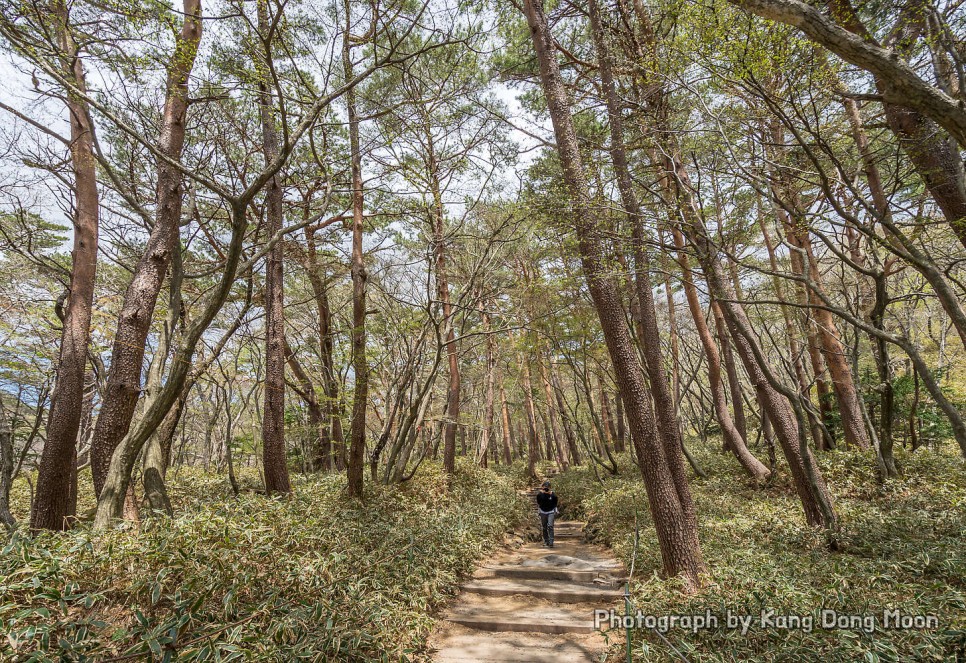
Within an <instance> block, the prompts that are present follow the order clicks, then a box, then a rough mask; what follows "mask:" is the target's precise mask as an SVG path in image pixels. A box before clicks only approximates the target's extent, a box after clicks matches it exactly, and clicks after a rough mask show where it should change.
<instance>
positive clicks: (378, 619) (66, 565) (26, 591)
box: [0, 462, 523, 662]
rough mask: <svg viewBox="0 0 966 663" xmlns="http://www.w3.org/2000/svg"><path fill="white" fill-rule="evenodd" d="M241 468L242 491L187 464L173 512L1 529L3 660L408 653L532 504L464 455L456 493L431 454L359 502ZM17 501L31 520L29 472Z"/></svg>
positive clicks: (400, 657) (329, 489)
mask: <svg viewBox="0 0 966 663" xmlns="http://www.w3.org/2000/svg"><path fill="white" fill-rule="evenodd" d="M515 469H516V468H514V470H515ZM511 474H512V472H511ZM241 478H242V480H243V488H244V490H243V491H242V493H241V495H239V496H238V497H234V496H233V495H232V494H231V491H230V488H229V486H228V483H227V481H226V480H225V478H224V477H223V476H216V475H213V474H207V473H204V472H201V471H200V470H197V469H192V468H178V469H177V470H175V471H173V472H172V473H171V476H170V477H169V479H170V486H169V488H170V492H171V497H172V501H173V503H174V508H175V513H176V516H175V517H174V518H162V519H147V520H145V521H144V522H143V523H142V526H141V527H140V529H132V528H118V529H115V530H112V531H110V532H106V533H105V532H95V531H92V530H91V529H90V526H89V524H85V523H82V524H81V525H80V526H79V527H77V528H75V529H74V530H72V531H70V532H66V533H43V534H40V535H38V536H36V537H32V538H31V537H28V536H26V535H25V534H24V533H22V532H17V533H15V535H14V536H13V538H11V539H9V540H7V541H4V540H2V539H0V633H2V636H0V661H4V662H7V661H18V662H19V661H107V660H115V658H116V657H119V658H121V660H131V661H144V660H154V661H168V660H178V661H215V660H217V661H233V660H237V661H290V660H308V661H366V662H369V661H405V660H409V659H411V658H412V657H413V656H414V655H415V652H417V651H422V650H424V648H425V643H426V639H427V637H428V635H429V633H430V631H431V629H432V627H433V626H434V624H435V620H434V618H433V614H434V613H435V612H437V611H438V609H439V607H440V606H441V605H442V604H443V603H444V602H445V601H446V600H447V599H448V598H449V597H451V596H452V595H453V594H455V593H456V592H457V591H458V588H459V584H460V583H461V582H462V580H463V579H465V578H466V577H467V576H468V575H469V574H470V573H472V571H473V569H474V568H475V567H476V565H477V562H478V561H479V560H480V559H482V558H484V557H485V556H486V555H488V554H489V553H490V551H491V550H493V549H494V547H495V546H497V545H498V544H499V543H500V542H502V541H503V540H504V538H505V536H506V535H507V534H508V533H510V532H512V531H514V530H516V529H517V527H518V526H519V524H520V518H521V514H522V513H523V508H522V501H521V498H520V497H519V496H518V494H517V492H516V489H517V488H518V487H519V485H520V484H519V478H518V477H516V476H515V475H513V476H511V475H504V474H500V473H497V472H494V471H485V470H481V469H479V468H477V467H475V466H473V465H472V464H471V463H464V462H460V463H458V466H457V474H456V477H455V479H454V481H453V483H452V485H451V486H450V487H449V488H448V489H447V487H446V480H445V477H444V475H443V473H442V469H441V467H440V466H439V465H438V464H435V463H432V462H426V463H424V464H423V466H422V467H421V468H420V471H419V473H417V475H416V476H415V477H414V478H413V479H412V480H411V481H409V482H407V483H405V484H402V485H400V486H381V485H372V484H370V483H367V485H366V502H365V503H364V504H358V503H352V502H347V501H346V500H345V497H344V493H343V490H344V486H345V479H344V477H342V476H335V475H328V476H317V475H316V476H301V475H293V477H292V479H293V484H294V485H293V487H294V489H295V493H294V495H292V496H291V497H288V498H281V497H276V498H269V497H266V496H265V495H263V494H259V493H257V492H255V491H254V490H253V489H254V488H256V487H257V486H258V485H259V480H258V476H257V474H254V473H251V474H244V475H243V476H242V477H241ZM89 482H90V476H89V473H88V474H85V475H84V476H83V477H82V485H81V491H80V493H81V495H83V496H84V498H83V499H82V501H81V504H80V505H79V511H80V512H84V511H85V510H87V509H89V508H90V506H92V502H91V500H90V499H89V497H88V495H89V494H90V489H91V487H90V483H89ZM12 497H13V500H12V505H13V507H14V511H15V515H16V516H17V517H18V519H20V521H21V522H23V521H24V520H26V519H27V515H28V511H29V488H28V486H27V482H26V480H18V482H17V483H16V485H15V487H14V492H13V495H12Z"/></svg>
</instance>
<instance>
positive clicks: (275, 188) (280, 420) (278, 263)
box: [257, 0, 292, 495]
mask: <svg viewBox="0 0 966 663" xmlns="http://www.w3.org/2000/svg"><path fill="white" fill-rule="evenodd" d="M267 5H268V0H257V7H258V31H259V33H260V34H261V38H262V40H263V41H264V43H265V53H264V61H262V62H259V68H260V69H261V72H262V76H261V78H260V80H259V82H258V105H259V113H260V115H261V122H262V153H263V154H264V155H265V165H266V166H267V165H268V164H270V163H272V162H273V161H274V160H275V159H276V158H277V157H278V150H279V147H278V131H277V130H276V128H275V122H276V119H275V108H274V105H273V104H274V101H273V98H274V95H273V94H272V87H273V85H274V81H273V79H272V76H271V73H270V72H271V68H272V67H271V64H270V63H271V60H272V52H271V44H270V35H269V30H270V24H269V16H268V6H267ZM282 203H283V201H282V183H281V182H280V181H279V177H278V175H275V176H273V177H272V179H271V180H269V182H268V184H267V185H266V186H265V230H266V232H265V236H266V237H268V238H272V237H274V236H275V235H276V234H278V233H279V232H281V230H282V217H283V215H284V212H283V210H282ZM284 246H285V245H284V243H283V242H277V243H276V244H275V245H274V246H273V247H272V249H271V250H270V251H269V253H268V258H267V260H266V261H265V389H264V391H263V392H262V393H263V397H264V399H265V400H264V405H263V414H262V464H263V467H264V470H265V492H266V493H268V494H269V495H271V494H273V493H290V492H292V485H291V483H290V482H289V478H288V463H287V459H286V454H285V309H284V278H283V277H284V267H283V264H282V260H283V258H284V255H285V253H284Z"/></svg>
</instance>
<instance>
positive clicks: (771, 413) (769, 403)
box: [664, 152, 836, 530]
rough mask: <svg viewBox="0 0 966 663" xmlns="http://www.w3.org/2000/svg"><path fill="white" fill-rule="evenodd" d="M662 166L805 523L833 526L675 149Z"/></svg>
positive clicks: (788, 409)
mask: <svg viewBox="0 0 966 663" xmlns="http://www.w3.org/2000/svg"><path fill="white" fill-rule="evenodd" d="M664 167H665V170H666V176H667V177H669V178H670V179H671V181H672V182H673V183H674V186H675V188H676V199H677V200H678V201H679V203H680V204H681V206H682V217H683V220H684V223H685V228H684V231H685V234H686V235H687V236H688V238H689V239H690V240H691V243H692V244H693V245H694V247H695V250H696V253H697V257H698V261H699V262H700V263H701V268H702V269H703V270H704V275H705V279H706V280H707V283H708V286H709V289H710V291H711V293H712V295H713V296H714V297H715V299H716V300H717V301H718V303H719V305H720V306H721V310H722V312H723V313H724V314H725V321H726V322H727V324H728V329H729V331H730V332H731V337H732V339H733V340H734V342H735V349H736V350H737V352H738V356H739V357H740V358H741V363H742V365H743V366H744V367H745V372H746V373H747V374H748V378H749V380H750V381H751V384H752V386H753V387H754V388H755V392H756V394H757V395H758V398H759V401H760V402H761V404H762V405H763V407H764V409H765V410H766V412H767V414H768V417H769V419H770V420H771V424H772V426H773V428H774V431H775V434H776V437H777V438H778V442H779V444H780V445H781V447H782V452H783V453H784V455H785V459H786V460H787V461H788V466H789V470H790V471H791V474H792V479H793V482H794V485H795V490H796V492H797V493H798V496H799V499H800V500H801V503H802V508H803V510H804V512H805V521H806V522H807V523H808V524H809V525H815V526H822V527H825V528H826V529H828V530H832V529H834V527H835V524H836V518H835V511H834V507H833V506H832V498H831V495H830V494H829V492H828V488H827V487H826V486H825V480H824V478H823V477H822V474H821V470H820V469H819V467H818V465H817V464H816V463H815V459H814V458H813V457H812V455H811V453H809V451H808V445H807V444H804V443H803V440H802V435H801V433H802V432H803V431H804V427H803V426H800V425H799V424H800V423H801V422H800V421H799V419H798V413H797V412H796V410H795V409H794V407H793V405H792V403H790V401H789V400H788V399H787V398H786V397H785V395H784V394H782V393H780V392H779V391H778V389H777V388H776V387H775V386H774V385H773V384H771V381H770V380H769V371H770V368H769V367H768V366H767V365H762V361H763V359H764V356H763V355H762V354H761V352H760V348H759V347H757V342H756V340H755V337H754V335H753V331H752V326H751V322H750V321H749V320H748V317H747V315H746V314H745V311H744V308H743V307H742V306H741V305H740V304H738V303H736V302H735V301H734V300H735V295H734V291H733V288H732V285H731V283H730V281H729V279H728V278H727V277H726V275H725V274H724V270H723V268H722V267H721V263H720V262H719V259H718V251H717V249H716V248H715V247H714V246H713V245H712V243H711V241H710V239H709V238H708V236H707V233H706V229H705V228H704V227H703V224H702V223H701V222H700V219H699V217H698V215H697V213H696V211H695V210H696V209H697V208H696V203H695V202H694V201H693V200H692V199H691V195H690V191H691V184H690V178H689V177H688V173H687V171H686V170H685V169H684V165H683V164H682V163H681V161H680V159H679V158H678V157H677V155H676V153H673V152H668V156H667V157H666V161H665V164H664Z"/></svg>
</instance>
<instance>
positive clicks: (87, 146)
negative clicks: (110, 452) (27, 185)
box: [30, 0, 99, 530]
mask: <svg viewBox="0 0 966 663" xmlns="http://www.w3.org/2000/svg"><path fill="white" fill-rule="evenodd" d="M51 21H52V22H53V23H54V26H53V27H54V31H55V34H56V37H57V42H58V45H59V47H60V50H61V52H62V53H63V54H64V55H63V57H62V59H61V68H62V69H63V73H64V75H65V76H66V77H67V78H68V79H69V80H71V81H72V82H73V84H74V85H75V86H76V87H77V88H78V89H80V90H82V91H83V90H86V80H85V77H84V66H83V61H82V60H81V58H80V53H79V51H78V48H77V46H76V44H75V43H74V40H73V37H72V36H71V33H70V26H69V20H68V9H67V4H66V2H65V0H57V1H56V2H55V3H54V5H53V15H52V17H51ZM67 112H68V114H69V115H70V136H71V142H70V157H71V167H72V170H73V175H74V182H73V194H74V217H73V219H72V221H73V226H74V248H73V251H72V253H71V273H70V287H69V289H68V291H67V296H66V299H65V300H64V302H63V305H64V308H65V311H64V315H62V316H59V317H61V318H62V321H63V330H62V331H61V336H60V351H59V354H58V357H57V369H56V374H57V377H56V382H55V383H54V389H53V392H52V393H51V397H50V415H49V418H48V420H47V442H46V444H44V450H43V454H42V455H41V458H40V468H39V473H38V475H37V489H36V493H35V498H34V503H33V510H32V513H31V515H30V527H31V529H33V530H38V529H51V530H62V529H66V528H67V527H68V525H69V524H68V518H70V517H72V516H73V515H74V512H75V510H74V508H72V506H71V504H72V503H74V501H73V500H72V499H71V495H74V496H76V494H77V488H76V473H74V463H75V459H76V454H77V447H76V442H77V431H78V428H79V427H80V419H81V409H82V402H83V398H84V376H85V373H86V369H87V346H88V343H89V341H90V325H91V310H92V306H93V301H94V282H95V276H96V272H97V236H98V214H99V202H98V193H97V169H96V162H95V160H94V136H93V131H94V128H93V126H92V124H91V118H90V113H89V112H88V107H87V103H86V102H85V101H84V100H83V99H81V98H80V97H79V96H77V95H75V94H72V93H69V92H68V93H67Z"/></svg>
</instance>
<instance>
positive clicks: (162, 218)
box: [91, 0, 202, 495]
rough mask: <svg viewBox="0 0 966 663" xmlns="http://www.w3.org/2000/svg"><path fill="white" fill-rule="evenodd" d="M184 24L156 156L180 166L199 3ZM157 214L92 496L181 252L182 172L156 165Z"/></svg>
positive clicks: (124, 427) (97, 436) (117, 357)
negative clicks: (163, 288) (173, 264)
mask: <svg viewBox="0 0 966 663" xmlns="http://www.w3.org/2000/svg"><path fill="white" fill-rule="evenodd" d="M183 12H184V13H183V16H184V23H183V24H182V28H181V33H180V34H179V35H178V37H177V39H176V41H175V48H174V53H173V54H172V57H171V60H170V61H169V63H168V79H167V87H166V93H165V101H164V111H163V115H162V117H161V135H160V138H159V141H158V146H159V148H160V151H161V152H162V153H163V154H164V155H165V156H166V157H168V158H169V159H171V160H173V161H180V159H181V152H182V149H183V148H184V141H185V129H186V119H187V114H188V79H189V77H190V76H191V70H192V68H193V67H194V62H195V56H196V55H197V53H198V44H199V42H200V40H201V24H202V22H201V0H184V9H183ZM157 169H158V184H157V211H156V212H155V218H154V225H153V227H152V228H151V233H150V235H149V236H148V241H147V245H146V246H145V248H144V253H143V254H142V255H141V257H140V259H139V260H138V263H137V265H136V266H135V268H134V275H133V276H132V278H131V283H130V285H129V286H128V288H127V291H126V292H125V293H124V303H123V304H122V306H121V314H120V316H118V319H117V331H116V332H115V334H114V346H113V349H112V351H111V368H110V372H109V373H108V377H107V388H106V390H105V393H104V400H103V402H102V403H101V409H100V413H99V414H98V416H97V423H96V424H95V426H94V437H93V440H92V443H91V472H92V474H93V477H94V490H95V492H96V493H97V494H98V495H100V493H101V490H102V489H103V487H104V482H105V480H106V478H107V472H108V469H109V467H110V464H111V456H112V455H113V453H114V450H115V449H116V448H117V445H118V444H119V443H120V442H121V440H123V439H124V436H125V435H127V433H128V430H129V429H130V427H131V421H132V419H133V418H134V412H135V409H136V408H137V403H138V398H139V396H140V395H141V368H142V364H143V362H144V345H145V340H146V339H147V335H148V331H149V329H150V327H151V320H152V318H153V317H154V308H155V305H156V304H157V301H158V294H159V293H160V291H161V286H162V284H163V282H164V275H165V273H166V272H167V271H168V266H169V265H170V263H171V258H172V256H173V255H174V253H175V251H178V250H179V245H178V228H179V225H180V222H181V209H182V204H183V199H184V188H183V187H182V183H181V180H182V176H181V171H180V170H179V169H178V168H176V167H175V166H172V165H171V164H169V163H168V161H166V160H162V159H158V163H157Z"/></svg>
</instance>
